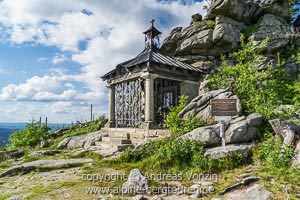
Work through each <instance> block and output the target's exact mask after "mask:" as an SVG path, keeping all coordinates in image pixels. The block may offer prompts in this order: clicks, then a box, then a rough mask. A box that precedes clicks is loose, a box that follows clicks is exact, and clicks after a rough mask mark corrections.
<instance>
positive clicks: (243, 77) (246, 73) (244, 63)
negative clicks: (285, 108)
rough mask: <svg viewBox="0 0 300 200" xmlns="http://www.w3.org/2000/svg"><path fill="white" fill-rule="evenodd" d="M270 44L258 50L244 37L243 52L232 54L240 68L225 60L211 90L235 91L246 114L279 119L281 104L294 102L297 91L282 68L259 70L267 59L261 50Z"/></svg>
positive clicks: (212, 80)
mask: <svg viewBox="0 0 300 200" xmlns="http://www.w3.org/2000/svg"><path fill="white" fill-rule="evenodd" d="M267 41H268V40H267V39H266V40H265V41H264V42H263V43H261V44H260V46H259V47H255V45H254V42H253V40H252V39H251V40H250V41H249V42H248V43H246V42H245V40H244V37H241V49H240V50H239V51H237V52H235V53H232V54H231V55H230V57H231V58H233V59H235V60H236V61H237V63H236V65H234V66H230V65H228V64H227V63H226V61H225V57H224V58H223V63H222V66H221V67H220V68H219V70H217V71H216V72H215V73H214V74H213V75H211V76H210V77H209V79H210V85H209V87H210V88H211V89H217V88H228V87H229V88H231V90H232V91H233V92H234V93H235V94H236V95H238V97H239V98H240V99H241V102H242V107H243V110H244V112H245V114H249V113H253V112H257V113H260V114H262V115H264V116H265V117H266V118H267V119H270V118H272V117H275V116H276V112H275V111H276V109H277V108H278V106H279V105H282V104H292V103H293V101H292V99H293V98H292V97H293V96H294V95H295V90H293V88H292V85H293V83H292V80H291V78H289V76H288V75H287V74H286V73H285V70H284V68H283V67H282V66H280V65H278V66H277V67H273V66H272V65H268V66H266V69H264V70H258V66H259V65H261V64H262V61H263V60H266V58H265V57H264V56H263V54H262V52H261V49H264V47H265V46H266V44H267ZM228 79H230V80H232V81H230V82H229V81H228Z"/></svg>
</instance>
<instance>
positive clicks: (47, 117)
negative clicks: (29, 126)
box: [46, 117, 48, 126]
mask: <svg viewBox="0 0 300 200" xmlns="http://www.w3.org/2000/svg"><path fill="white" fill-rule="evenodd" d="M46 126H48V117H46Z"/></svg>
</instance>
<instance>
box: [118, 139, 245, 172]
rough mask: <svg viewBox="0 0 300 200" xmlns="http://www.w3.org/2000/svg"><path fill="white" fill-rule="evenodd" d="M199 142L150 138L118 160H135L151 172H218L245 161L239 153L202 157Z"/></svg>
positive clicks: (134, 161) (128, 161)
mask: <svg viewBox="0 0 300 200" xmlns="http://www.w3.org/2000/svg"><path fill="white" fill-rule="evenodd" d="M204 153H205V151H204V148H203V145H202V143H200V142H197V141H190V140H181V139H175V138H174V137H169V138H164V139H161V140H157V141H152V142H150V143H148V144H147V145H146V146H144V147H142V148H140V149H135V150H130V149H127V150H126V151H124V152H123V153H122V154H121V157H120V158H119V161H120V162H123V163H124V162H125V163H135V164H137V165H138V167H139V168H141V169H144V170H147V171H155V172H172V171H173V172H174V171H175V172H179V171H191V170H192V171H194V172H218V171H222V170H226V169H233V168H235V167H238V166H241V165H243V164H245V163H246V162H247V161H248V158H244V157H243V156H241V155H236V156H234V157H232V158H222V159H210V158H207V157H205V156H204Z"/></svg>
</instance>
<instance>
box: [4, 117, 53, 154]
mask: <svg viewBox="0 0 300 200" xmlns="http://www.w3.org/2000/svg"><path fill="white" fill-rule="evenodd" d="M49 130H50V128H49V127H47V126H46V125H43V124H41V123H40V122H39V121H34V120H32V121H31V122H30V123H27V124H26V127H25V129H24V130H17V131H15V132H14V133H13V134H11V135H10V136H9V142H10V145H9V147H10V148H19V147H34V146H36V145H39V144H40V142H41V141H43V140H45V139H47V138H48V137H49V135H48V131H49Z"/></svg>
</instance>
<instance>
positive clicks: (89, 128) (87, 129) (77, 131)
mask: <svg viewBox="0 0 300 200" xmlns="http://www.w3.org/2000/svg"><path fill="white" fill-rule="evenodd" d="M104 120H105V117H104V116H100V117H99V118H98V119H97V120H95V121H92V122H88V123H85V124H76V125H74V126H70V127H69V129H68V130H67V131H66V133H65V134H64V136H63V137H62V138H60V140H62V139H64V138H67V137H71V136H76V135H83V134H87V133H91V132H95V131H98V130H99V129H100V127H99V124H100V123H101V122H102V121H104Z"/></svg>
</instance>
